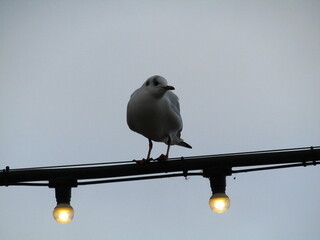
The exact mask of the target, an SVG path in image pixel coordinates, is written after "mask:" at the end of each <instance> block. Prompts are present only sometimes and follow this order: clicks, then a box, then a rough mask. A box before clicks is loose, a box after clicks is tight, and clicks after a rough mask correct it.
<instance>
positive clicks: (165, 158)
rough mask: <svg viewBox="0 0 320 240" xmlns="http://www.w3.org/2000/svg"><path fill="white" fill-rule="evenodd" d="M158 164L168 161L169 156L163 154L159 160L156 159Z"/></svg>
mask: <svg viewBox="0 0 320 240" xmlns="http://www.w3.org/2000/svg"><path fill="white" fill-rule="evenodd" d="M155 160H156V161H158V162H164V161H166V160H168V155H164V154H161V155H160V156H159V157H158V158H156V159H155Z"/></svg>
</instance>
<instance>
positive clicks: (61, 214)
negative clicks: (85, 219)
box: [49, 178, 77, 224]
mask: <svg viewBox="0 0 320 240" xmlns="http://www.w3.org/2000/svg"><path fill="white" fill-rule="evenodd" d="M76 186H77V180H75V179H65V178H58V179H54V180H52V181H50V182H49V187H51V188H55V194H56V200H57V206H56V207H55V208H54V210H53V213H52V214H53V218H54V220H56V222H58V223H61V224H66V223H69V222H71V221H72V219H73V217H74V210H73V208H72V207H71V205H70V200H71V187H76Z"/></svg>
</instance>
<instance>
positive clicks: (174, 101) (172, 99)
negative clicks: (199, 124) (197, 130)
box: [167, 91, 181, 117]
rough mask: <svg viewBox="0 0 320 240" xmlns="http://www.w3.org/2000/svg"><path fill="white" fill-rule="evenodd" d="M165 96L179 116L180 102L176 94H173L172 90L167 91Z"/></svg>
mask: <svg viewBox="0 0 320 240" xmlns="http://www.w3.org/2000/svg"><path fill="white" fill-rule="evenodd" d="M167 97H168V99H169V101H170V103H171V107H172V109H173V111H174V112H175V113H176V114H177V115H178V116H179V117H181V116H180V104H179V98H178V96H177V95H175V94H174V93H173V92H171V91H168V92H167Z"/></svg>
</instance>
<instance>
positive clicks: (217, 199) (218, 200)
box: [209, 193, 230, 213]
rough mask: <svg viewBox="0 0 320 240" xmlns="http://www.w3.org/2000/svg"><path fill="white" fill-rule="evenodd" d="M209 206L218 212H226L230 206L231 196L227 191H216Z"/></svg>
mask: <svg viewBox="0 0 320 240" xmlns="http://www.w3.org/2000/svg"><path fill="white" fill-rule="evenodd" d="M209 206H210V208H211V210H212V211H214V212H216V213H224V212H226V211H228V209H229V207H230V198H229V197H228V196H227V195H226V194H225V193H215V194H213V195H212V197H211V198H210V200H209Z"/></svg>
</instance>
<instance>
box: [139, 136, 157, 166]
mask: <svg viewBox="0 0 320 240" xmlns="http://www.w3.org/2000/svg"><path fill="white" fill-rule="evenodd" d="M148 140H149V150H148V155H147V159H142V160H135V162H136V163H138V164H141V163H148V162H150V161H151V160H152V158H150V154H151V150H152V146H153V144H152V141H151V139H150V138H148Z"/></svg>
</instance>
